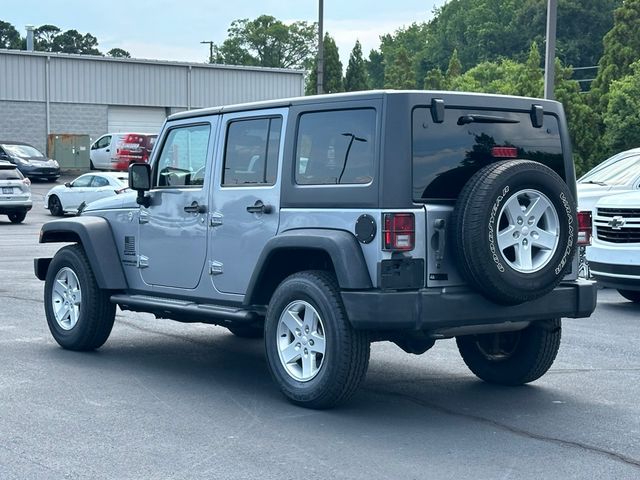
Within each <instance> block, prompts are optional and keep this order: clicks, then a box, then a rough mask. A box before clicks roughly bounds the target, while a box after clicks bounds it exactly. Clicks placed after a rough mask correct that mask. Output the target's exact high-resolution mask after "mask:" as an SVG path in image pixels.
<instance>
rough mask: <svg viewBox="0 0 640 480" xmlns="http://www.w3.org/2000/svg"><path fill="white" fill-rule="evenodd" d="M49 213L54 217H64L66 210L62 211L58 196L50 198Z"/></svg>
mask: <svg viewBox="0 0 640 480" xmlns="http://www.w3.org/2000/svg"><path fill="white" fill-rule="evenodd" d="M49 212H50V213H51V215H53V216H54V217H61V216H62V215H64V210H63V209H62V203H61V202H60V199H59V198H58V197H57V195H51V197H50V198H49Z"/></svg>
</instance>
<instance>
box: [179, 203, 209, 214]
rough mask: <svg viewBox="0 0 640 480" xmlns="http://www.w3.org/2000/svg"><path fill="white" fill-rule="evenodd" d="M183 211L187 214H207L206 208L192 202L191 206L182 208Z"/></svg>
mask: <svg viewBox="0 0 640 480" xmlns="http://www.w3.org/2000/svg"><path fill="white" fill-rule="evenodd" d="M184 211H185V212H187V213H207V206H206V205H199V204H198V202H196V201H194V202H192V203H191V205H187V206H186V207H184Z"/></svg>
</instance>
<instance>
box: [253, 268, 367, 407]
mask: <svg viewBox="0 0 640 480" xmlns="http://www.w3.org/2000/svg"><path fill="white" fill-rule="evenodd" d="M265 348H266V355H267V363H268V366H269V371H270V372H271V376H272V377H273V379H274V380H275V382H276V383H277V384H278V386H279V387H280V390H282V392H283V393H284V394H285V396H286V397H287V398H288V399H289V400H291V401H292V402H293V403H295V404H298V405H301V406H303V407H307V408H316V409H322V408H331V407H333V406H335V405H337V404H339V403H342V402H345V401H346V400H348V399H349V398H350V397H351V396H352V395H353V394H354V393H355V391H356V389H357V388H358V386H359V385H360V383H361V381H362V379H363V378H364V376H365V374H366V371H367V367H368V365H369V353H370V343H369V338H368V335H367V333H366V332H364V331H360V330H355V329H353V327H352V326H351V324H350V323H349V320H348V318H347V315H346V312H345V309H344V305H343V303H342V298H341V297H340V292H339V289H338V285H337V283H336V280H335V278H334V277H333V276H332V275H330V274H328V273H327V272H322V271H307V272H300V273H296V274H294V275H291V276H289V277H287V278H286V279H285V280H284V281H283V282H282V283H281V284H280V285H279V286H278V288H277V289H276V291H275V293H274V294H273V297H272V298H271V302H270V303H269V308H268V310H267V318H266V323H265Z"/></svg>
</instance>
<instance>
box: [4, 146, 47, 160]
mask: <svg viewBox="0 0 640 480" xmlns="http://www.w3.org/2000/svg"><path fill="white" fill-rule="evenodd" d="M2 148H3V149H4V150H5V151H6V152H7V153H8V154H9V155H11V156H13V157H20V158H29V157H44V155H43V154H42V153H40V152H39V151H38V149H37V148H34V147H32V146H30V145H6V144H3V145H2Z"/></svg>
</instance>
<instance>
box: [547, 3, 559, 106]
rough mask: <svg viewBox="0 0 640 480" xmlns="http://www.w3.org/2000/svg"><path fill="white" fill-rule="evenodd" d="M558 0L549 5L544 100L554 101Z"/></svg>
mask: <svg viewBox="0 0 640 480" xmlns="http://www.w3.org/2000/svg"><path fill="white" fill-rule="evenodd" d="M557 21H558V0H548V4H547V48H546V52H545V56H544V98H548V99H550V100H553V84H554V81H555V76H556V26H557V25H556V24H557Z"/></svg>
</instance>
